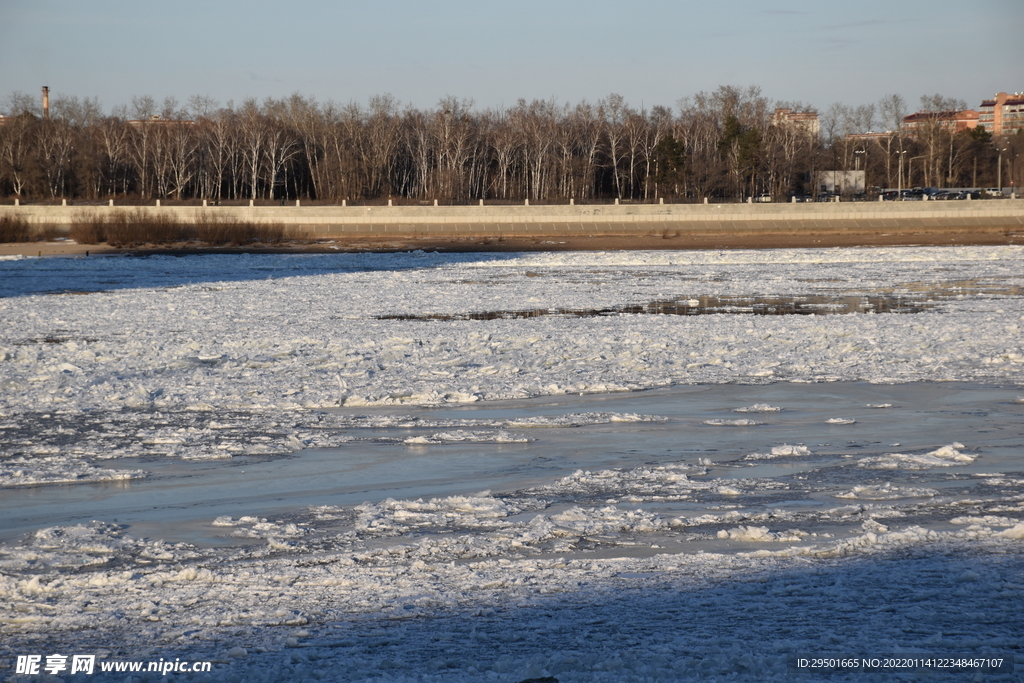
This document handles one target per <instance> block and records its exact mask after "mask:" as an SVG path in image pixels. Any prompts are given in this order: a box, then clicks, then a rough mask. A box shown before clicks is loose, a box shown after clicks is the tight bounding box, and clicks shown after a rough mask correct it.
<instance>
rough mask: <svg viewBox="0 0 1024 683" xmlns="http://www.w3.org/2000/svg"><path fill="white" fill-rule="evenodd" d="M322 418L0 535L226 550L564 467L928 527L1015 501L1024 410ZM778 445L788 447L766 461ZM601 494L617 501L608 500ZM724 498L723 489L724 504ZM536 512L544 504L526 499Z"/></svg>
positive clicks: (22, 521)
mask: <svg viewBox="0 0 1024 683" xmlns="http://www.w3.org/2000/svg"><path fill="white" fill-rule="evenodd" d="M737 411H741V412H737ZM330 417H332V418H340V422H341V423H342V424H343V425H345V426H341V425H339V424H335V425H333V426H327V425H325V426H324V427H322V428H321V429H323V430H324V431H332V432H338V433H341V434H343V435H344V436H345V437H346V438H348V439H351V441H349V442H347V443H345V444H343V445H342V446H339V447H337V448H323V449H308V450H302V451H298V452H296V453H293V454H290V455H285V456H237V457H235V458H232V459H231V460H230V461H223V460H213V461H210V460H198V461H196V460H179V459H170V460H169V459H167V458H165V457H164V458H157V457H156V456H150V457H144V458H126V459H121V460H119V461H118V462H117V467H119V468H123V467H131V468H138V469H141V470H145V471H146V472H148V473H149V476H148V477H146V478H143V479H135V480H124V481H118V482H112V483H106V482H105V483H97V484H80V485H77V486H71V487H69V486H48V487H22V488H20V489H11V490H8V491H6V492H5V493H4V496H3V499H2V500H0V515H2V516H3V519H4V522H5V523H4V527H3V531H2V534H3V537H2V539H0V540H3V541H7V542H12V541H15V540H16V539H17V538H19V537H20V536H22V535H24V534H25V533H27V532H30V531H33V530H35V529H38V528H42V527H47V526H52V525H56V524H87V523H89V522H90V521H91V520H93V519H103V520H109V521H112V522H116V523H118V524H120V525H125V526H126V528H127V530H128V531H129V533H132V534H134V535H139V536H144V537H152V538H161V539H164V540H167V541H186V542H190V543H199V544H214V545H218V544H223V543H225V542H228V539H230V540H232V541H233V542H236V543H237V542H239V541H238V539H237V538H234V537H232V536H231V535H230V531H225V529H223V528H219V527H215V526H212V525H211V522H212V520H214V519H216V518H220V517H223V516H225V515H227V516H232V515H233V516H235V517H241V516H246V515H247V516H256V517H268V516H269V517H290V518H296V516H297V515H298V513H299V512H300V511H303V510H305V509H306V508H307V507H309V506H326V505H333V506H344V505H348V506H355V505H359V504H361V503H366V502H369V503H373V504H379V503H380V502H381V501H383V500H385V499H388V498H394V499H417V498H431V497H443V496H467V495H473V494H476V493H478V492H480V491H491V492H492V493H493V494H504V495H517V496H526V495H531V494H533V495H539V496H540V497H542V498H545V499H546V498H549V497H550V496H551V492H550V486H551V485H552V484H554V483H555V482H558V481H559V480H561V479H563V478H565V477H570V478H571V477H572V475H573V473H574V472H577V471H578V470H595V471H600V470H607V471H615V472H629V471H635V470H637V469H638V468H657V467H659V466H663V465H668V466H669V467H684V468H685V469H684V470H683V471H686V472H687V473H688V474H689V476H690V477H692V478H693V479H694V480H695V481H698V482H700V483H701V484H702V487H701V489H700V490H699V491H694V492H690V491H685V487H683V488H682V489H681V491H680V492H676V495H667V496H660V497H659V496H654V497H653V498H652V497H650V496H647V497H644V496H641V497H640V498H639V499H638V500H637V503H636V507H645V508H648V509H651V508H650V505H649V504H650V503H653V504H654V508H653V509H655V510H657V512H658V513H659V514H661V515H684V516H697V515H701V514H705V513H708V512H712V511H716V510H717V511H721V510H730V511H735V514H740V515H743V516H745V517H746V516H751V515H755V516H756V515H759V514H765V513H767V512H768V511H772V512H773V514H774V515H775V517H776V518H778V519H783V518H785V517H786V515H791V514H797V513H807V512H810V511H817V512H819V513H820V512H821V511H823V510H827V509H829V508H834V507H836V506H837V505H838V504H839V503H841V502H844V501H845V502H853V503H858V502H865V501H866V502H871V503H877V502H878V501H886V503H887V505H892V506H894V507H893V509H894V510H897V509H900V504H902V505H903V506H908V505H909V507H910V508H912V509H913V510H914V514H915V515H918V516H920V515H926V516H927V517H928V518H929V519H936V520H938V519H940V518H941V513H940V512H939V510H940V509H941V510H945V511H946V512H947V513H948V514H949V515H950V516H962V515H960V514H959V512H957V511H956V509H954V508H953V507H951V506H953V505H956V504H958V501H960V500H961V499H964V498H968V497H970V496H972V495H980V494H979V491H982V492H985V491H987V492H988V493H989V494H991V493H992V492H993V491H995V490H996V489H993V488H991V487H992V486H994V485H995V484H994V483H993V481H992V480H993V478H995V479H998V481H999V484H998V486H999V487H1002V488H1000V489H999V491H1000V492H1001V493H1000V495H1005V494H1007V493H1010V492H1015V493H1014V495H1017V494H1018V493H1022V494H1024V487H1021V486H1020V485H1019V484H1018V483H1017V479H1019V478H1020V477H1024V472H1021V469H1022V465H1024V462H1022V459H1021V453H1022V452H1024V399H1022V398H1021V397H1020V391H1019V389H1016V388H1013V387H1010V388H1006V387H998V386H984V385H970V384H967V385H965V384H961V383H942V384H928V383H915V384H903V385H871V384H863V383H845V382H842V383H832V384H791V383H783V384H770V385H755V386H741V385H710V386H708V385H705V386H685V387H676V388H672V389H661V390H649V391H644V392H636V393H628V394H609V395H591V396H566V397H559V398H542V399H541V398H539V399H530V400H525V401H499V402H494V403H488V404H470V405H468V406H458V407H448V406H446V407H437V408H420V409H415V410H410V409H409V408H407V407H406V408H378V409H371V410H367V409H361V410H352V409H344V408H342V409H336V410H333V411H331V414H330ZM748 421H749V422H751V423H752V424H746V422H748ZM460 439H466V440H469V441H470V443H463V442H462V441H461V440H460ZM503 440H504V441H508V442H509V443H501V441H503ZM956 442H963V443H965V444H968V445H962V446H959V447H958V449H956V450H957V452H959V449H962V450H963V451H965V452H966V451H970V454H969V455H962V456H961V457H959V458H953V459H949V460H946V461H942V460H941V459H935V460H934V461H933V462H931V463H928V462H926V460H927V459H924V460H915V459H912V458H910V459H906V460H900V459H899V458H895V457H894V456H893V455H892V453H893V452H898V453H910V454H915V453H916V454H922V453H927V452H931V451H934V450H936V449H939V448H942V447H943V446H947V445H949V444H954V443H956ZM787 446H791V447H793V448H792V449H791V450H793V452H791V453H773V452H772V451H773V449H775V450H776V451H778V450H780V449H782V450H783V451H784V450H785V449H786V447H787ZM929 465H930V466H929ZM994 473H998V474H994ZM1006 473H1009V474H1006ZM610 481H614V482H615V484H614V485H612V484H609V485H608V486H605V487H604V488H602V489H601V491H600V492H598V493H595V492H588V494H587V495H586V496H585V497H584V498H582V499H580V500H575V499H574V498H573V497H572V496H569V497H568V499H567V501H563V504H565V502H573V503H576V504H579V503H586V504H597V503H601V502H603V499H604V498H608V497H612V498H622V499H623V500H622V501H621V502H622V503H625V504H628V503H629V502H630V496H631V495H633V494H632V493H631V492H630V491H629V486H628V483H627V482H624V481H615V479H614V478H612V479H610ZM616 486H621V487H622V489H621V490H620V491H618V492H616V491H615V487H616ZM724 488H729V489H733V488H734V489H736V490H735V491H733V490H730V491H728V493H726V494H722V493H721V490H722V489H724ZM534 491H536V492H538V493H534ZM595 496H596V499H595ZM617 502H620V501H617ZM642 503H648V505H642ZM536 507H537V508H538V509H539V508H541V507H543V505H542V504H541V503H540V502H539V501H538V503H537V505H536ZM887 514H895V513H893V512H889V513H887ZM827 517H828V516H827V515H825V516H824V517H823V518H822V520H819V521H826V520H827ZM947 521H948V520H947ZM830 530H833V531H834V529H832V528H831V527H830ZM854 530H855V531H858V532H859V530H860V527H859V526H857V525H855V527H854ZM684 536H685V535H684ZM686 545H687V544H686V543H685V542H682V541H676V542H675V543H674V544H673V547H674V549H675V550H676V551H680V550H685V548H686ZM701 547H705V546H704V545H702V546H701Z"/></svg>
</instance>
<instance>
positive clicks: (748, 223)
mask: <svg viewBox="0 0 1024 683" xmlns="http://www.w3.org/2000/svg"><path fill="white" fill-rule="evenodd" d="M126 210H127V211H133V212H134V211H143V212H145V213H147V214H154V215H157V214H158V215H171V216H175V217H176V218H178V219H179V220H182V221H192V220H195V219H196V218H197V217H198V216H203V215H206V216H223V217H230V218H235V219H241V220H246V221H252V222H256V223H280V224H283V225H284V226H285V227H286V228H290V229H294V230H296V231H302V232H307V233H310V234H312V235H316V236H324V237H359V236H380V235H395V236H435V235H436V236H441V235H467V236H477V235H479V236H500V235H510V236H530V235H555V234H576V235H585V234H596V235H631V234H633V235H638V234H640V235H642V234H652V233H659V234H660V233H663V232H665V231H686V232H699V233H716V232H747V231H752V232H801V231H812V230H813V231H859V230H889V229H892V230H896V229H900V230H907V229H924V230H952V229H962V228H971V227H977V228H986V227H987V228H997V227H998V228H1008V229H1014V230H1019V229H1024V199H1011V200H990V201H945V202H855V203H830V204H664V205H621V206H569V205H562V206H486V205H485V206H438V207H435V206H415V207H410V206H395V207H382V206H373V207H364V206H351V207H342V206H329V207H324V206H312V207H296V206H282V207H263V206H257V207H244V206H243V207H208V208H196V207H180V206H178V207H156V206H146V207H108V206H66V207H65V206H38V205H27V206H19V207H15V206H10V205H8V206H0V216H3V215H16V216H19V217H22V218H24V219H26V220H27V221H28V222H29V223H31V224H33V225H40V226H42V225H56V226H60V227H66V226H70V224H71V222H72V220H73V219H75V218H76V217H79V216H86V215H109V214H110V213H111V212H113V211H126Z"/></svg>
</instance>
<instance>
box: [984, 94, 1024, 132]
mask: <svg viewBox="0 0 1024 683" xmlns="http://www.w3.org/2000/svg"><path fill="white" fill-rule="evenodd" d="M978 125H979V126H982V127H983V128H984V129H985V130H987V131H988V132H989V133H992V135H995V136H999V135H1012V134H1014V133H1016V132H1017V131H1018V130H1021V129H1024V93H1020V92H1015V93H1013V94H1012V95H1008V94H1006V93H1004V92H1001V93H998V94H997V95H996V96H995V98H994V99H991V100H985V101H984V102H982V103H981V107H979V110H978Z"/></svg>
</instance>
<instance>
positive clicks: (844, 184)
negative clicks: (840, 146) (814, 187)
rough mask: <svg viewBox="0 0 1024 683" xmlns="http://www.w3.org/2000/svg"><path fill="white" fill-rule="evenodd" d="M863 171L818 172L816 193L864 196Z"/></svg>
mask: <svg viewBox="0 0 1024 683" xmlns="http://www.w3.org/2000/svg"><path fill="white" fill-rule="evenodd" d="M864 176H865V173H864V171H818V191H819V192H829V193H832V194H864V189H865V185H864Z"/></svg>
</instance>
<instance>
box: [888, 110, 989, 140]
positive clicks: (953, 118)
mask: <svg viewBox="0 0 1024 683" xmlns="http://www.w3.org/2000/svg"><path fill="white" fill-rule="evenodd" d="M936 126H937V127H939V128H942V129H944V130H948V131H949V132H951V133H959V132H960V131H962V130H971V129H972V128H977V127H978V112H976V111H974V110H973V109H966V110H964V111H919V112H917V113H916V114H911V115H910V116H904V117H903V133H904V135H909V136H910V137H914V136H915V135H917V134H918V133H920V132H921V130H922V129H927V128H930V127H936Z"/></svg>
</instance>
